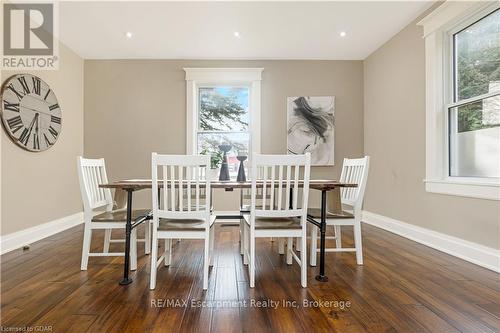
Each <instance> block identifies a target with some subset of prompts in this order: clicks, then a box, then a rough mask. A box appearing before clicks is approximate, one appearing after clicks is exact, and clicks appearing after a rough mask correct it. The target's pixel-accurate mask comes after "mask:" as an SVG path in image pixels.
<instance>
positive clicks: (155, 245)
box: [149, 228, 158, 290]
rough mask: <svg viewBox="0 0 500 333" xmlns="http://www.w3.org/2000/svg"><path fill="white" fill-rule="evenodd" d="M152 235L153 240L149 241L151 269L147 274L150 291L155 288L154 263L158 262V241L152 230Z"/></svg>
mask: <svg viewBox="0 0 500 333" xmlns="http://www.w3.org/2000/svg"><path fill="white" fill-rule="evenodd" d="M153 229H154V228H153ZM152 234H153V235H152V236H153V238H152V240H151V265H150V266H151V267H150V268H151V269H150V273H149V289H151V290H153V289H155V288H156V270H157V268H156V261H157V260H158V239H157V238H156V232H155V230H153V232H152Z"/></svg>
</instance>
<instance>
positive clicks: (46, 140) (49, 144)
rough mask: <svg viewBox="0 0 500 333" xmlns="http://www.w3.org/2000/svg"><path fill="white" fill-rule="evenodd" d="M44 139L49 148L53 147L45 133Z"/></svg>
mask: <svg viewBox="0 0 500 333" xmlns="http://www.w3.org/2000/svg"><path fill="white" fill-rule="evenodd" d="M43 138H44V139H45V144H46V145H47V147H50V146H52V145H53V143H52V142H50V140H49V138H47V136H46V135H45V133H43Z"/></svg>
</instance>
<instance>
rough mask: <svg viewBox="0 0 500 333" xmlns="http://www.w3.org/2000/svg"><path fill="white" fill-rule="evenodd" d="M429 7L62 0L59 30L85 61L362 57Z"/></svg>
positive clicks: (426, 4) (417, 3) (419, 3)
mask: <svg viewBox="0 0 500 333" xmlns="http://www.w3.org/2000/svg"><path fill="white" fill-rule="evenodd" d="M431 5H432V2H428V1H390V2H378V1H370V2H305V1H304V2H163V1H162V2H160V1H156V2H155V1H153V2H144V1H132V2H83V1H82V2H61V3H60V8H59V10H60V15H59V17H60V28H59V33H60V38H61V40H62V42H63V43H64V44H66V45H67V46H69V47H70V48H71V49H73V50H74V51H75V52H77V53H78V54H80V55H81V56H82V57H84V58H86V59H130V58H154V59H365V58H366V57H367V56H368V55H369V54H370V53H371V52H373V51H375V50H376V49H377V48H378V47H379V46H381V45H382V44H383V43H384V42H386V41H387V40H388V39H390V38H391V37H392V36H393V35H395V34H396V33H397V32H398V31H400V30H401V29H402V28H403V27H404V26H406V25H407V24H408V23H409V22H410V21H411V20H413V19H415V18H416V17H417V16H418V15H419V14H420V13H422V12H423V11H424V10H425V9H427V8H429V7H430V6H431ZM235 31H238V32H239V33H240V38H237V37H235V36H234V32H235ZM341 31H345V32H346V33H347V36H346V37H345V38H341V37H340V36H339V33H340V32H341ZM126 32H132V34H133V36H132V38H130V39H129V38H127V37H126V36H125V34H126Z"/></svg>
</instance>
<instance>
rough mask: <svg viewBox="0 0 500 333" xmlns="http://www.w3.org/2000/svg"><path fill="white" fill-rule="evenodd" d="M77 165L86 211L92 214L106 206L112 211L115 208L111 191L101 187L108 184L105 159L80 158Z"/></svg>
mask: <svg viewBox="0 0 500 333" xmlns="http://www.w3.org/2000/svg"><path fill="white" fill-rule="evenodd" d="M77 165H78V178H79V181H80V192H81V195H82V200H83V206H84V209H85V211H86V212H88V213H91V212H92V210H94V209H96V208H100V207H105V206H106V209H107V210H111V209H112V208H113V199H112V197H111V190H110V189H108V188H100V187H99V185H101V184H105V183H107V182H108V177H107V175H106V166H105V163H104V159H102V158H101V159H88V158H83V157H81V156H79V157H78V158H77Z"/></svg>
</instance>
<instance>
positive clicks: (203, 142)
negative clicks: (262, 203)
mask: <svg viewBox="0 0 500 333" xmlns="http://www.w3.org/2000/svg"><path fill="white" fill-rule="evenodd" d="M262 70H263V69H262V68H184V71H185V72H186V97H187V100H186V102H187V103H186V108H187V117H186V118H187V131H186V133H187V136H186V151H187V153H188V154H210V155H214V154H220V149H219V145H221V144H229V145H231V150H230V151H229V153H228V162H229V170H230V174H231V176H235V175H236V174H237V170H238V169H237V168H238V166H239V162H238V161H237V159H236V156H237V155H238V154H244V155H247V156H249V157H250V156H251V154H252V153H253V152H257V153H260V136H261V135H260V81H261V73H262Z"/></svg>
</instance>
